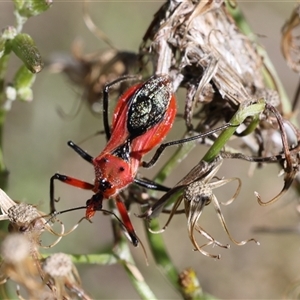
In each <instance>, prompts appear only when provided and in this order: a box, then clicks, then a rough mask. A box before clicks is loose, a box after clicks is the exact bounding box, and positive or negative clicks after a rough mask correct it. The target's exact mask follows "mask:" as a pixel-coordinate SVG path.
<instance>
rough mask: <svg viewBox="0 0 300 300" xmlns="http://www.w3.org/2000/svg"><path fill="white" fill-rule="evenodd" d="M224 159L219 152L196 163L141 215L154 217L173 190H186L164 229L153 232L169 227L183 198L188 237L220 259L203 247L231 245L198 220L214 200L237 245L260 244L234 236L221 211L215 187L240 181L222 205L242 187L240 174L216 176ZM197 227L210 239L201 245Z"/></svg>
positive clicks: (201, 250) (213, 256) (195, 245)
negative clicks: (213, 157)
mask: <svg viewBox="0 0 300 300" xmlns="http://www.w3.org/2000/svg"><path fill="white" fill-rule="evenodd" d="M222 162H223V159H222V158H221V157H220V156H217V157H216V158H215V159H214V160H213V161H211V162H210V163H208V162H205V161H200V163H199V164H198V165H197V166H195V167H194V168H193V169H192V170H191V171H190V172H189V173H188V174H187V175H186V176H185V177H184V178H183V179H182V180H180V181H179V182H178V183H177V184H176V185H175V187H174V188H172V189H171V190H170V191H168V192H167V193H166V194H165V195H164V196H163V197H162V198H161V199H159V200H158V201H157V202H156V203H155V204H154V205H153V206H152V207H151V208H150V209H149V210H148V211H147V212H146V213H144V214H143V215H141V217H146V218H147V219H151V218H153V217H155V216H156V215H157V214H158V213H160V212H161V211H162V209H163V207H164V206H165V205H166V203H167V201H168V200H169V198H170V197H171V196H172V195H173V194H175V193H177V192H179V191H181V190H182V191H183V193H182V195H181V196H180V197H179V199H178V200H177V201H176V202H175V204H174V205H173V208H172V211H171V213H170V217H169V219H168V221H167V223H166V224H165V226H164V227H163V228H162V230H159V231H155V232H153V231H152V232H153V233H160V232H162V231H164V230H165V229H166V228H167V226H168V224H169V223H170V221H171V219H172V218H173V216H174V214H175V213H176V211H177V210H178V207H179V206H180V204H181V202H182V200H183V201H184V207H185V214H186V216H187V226H188V233H189V238H190V240H191V242H192V244H193V246H194V247H195V249H194V250H196V251H200V252H201V253H202V254H204V255H206V256H208V257H212V258H218V259H219V258H220V255H214V254H210V253H208V252H207V251H205V250H203V247H205V246H208V245H216V246H219V247H221V248H229V245H223V244H221V243H220V242H218V241H217V240H215V239H214V238H213V237H212V236H211V235H210V234H209V233H207V232H206V231H205V230H204V229H203V228H202V227H201V226H200V225H199V224H198V220H199V217H200V215H201V214H202V212H203V209H204V207H205V206H206V205H209V204H210V203H211V202H212V203H213V204H214V207H215V210H216V212H217V215H218V217H219V219H220V222H221V224H222V226H223V228H224V230H225V232H226V233H227V235H228V237H229V238H230V240H231V241H232V242H233V243H235V244H236V245H238V246H242V245H245V244H246V243H248V242H249V241H254V242H255V243H257V244H259V243H258V242H257V241H256V240H254V239H248V240H245V241H241V242H238V241H236V240H235V239H234V238H233V237H232V236H231V234H230V232H229V230H228V227H227V225H226V222H225V220H224V217H223V214H222V212H221V208H220V204H219V202H218V200H217V198H216V196H215V195H214V193H213V191H212V190H213V189H215V188H218V187H221V186H223V185H225V184H227V183H229V182H231V181H234V180H236V181H238V183H239V185H238V188H237V190H236V192H235V194H234V195H233V197H232V198H231V199H230V200H228V201H227V202H225V203H222V204H223V205H229V204H230V203H232V202H233V201H234V200H235V199H236V198H237V196H238V194H239V191H240V188H241V181H240V179H239V178H228V179H218V178H217V177H216V173H217V172H218V171H219V169H220V167H221V165H222ZM213 178H217V180H216V181H214V182H210V181H211V180H212V179H213ZM149 230H150V229H149ZM150 231H151V230H150ZM195 231H197V232H199V233H200V234H201V235H202V236H204V237H205V238H206V239H208V241H209V242H208V243H206V244H204V245H202V246H199V245H198V243H197V241H196V239H195V236H194V232H195Z"/></svg>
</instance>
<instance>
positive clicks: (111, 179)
mask: <svg viewBox="0 0 300 300" xmlns="http://www.w3.org/2000/svg"><path fill="white" fill-rule="evenodd" d="M126 79H130V77H129V76H127V77H121V78H118V79H116V80H115V81H113V82H111V83H109V84H107V85H106V86H105V88H104V90H103V125H104V130H105V133H106V137H107V140H108V142H107V145H106V147H105V148H104V149H103V150H102V152H101V153H100V154H99V155H98V156H97V157H95V158H93V157H92V156H90V155H89V154H88V153H86V152H85V151H84V150H82V149H81V148H80V147H79V146H77V145H75V144H74V143H73V142H72V141H69V142H68V145H69V146H70V147H71V148H72V149H73V150H74V151H75V152H77V153H78V154H79V155H80V156H81V157H82V158H83V159H84V160H86V161H87V162H89V163H91V164H93V166H94V169H95V181H94V183H93V184H91V183H88V182H85V181H82V180H79V179H76V178H73V177H70V176H66V175H62V174H58V173H56V174H54V175H53V176H52V177H51V179H50V209H51V214H52V215H55V214H57V213H58V212H57V211H56V209H55V201H56V200H55V198H54V180H60V181H62V182H64V183H67V184H69V185H72V186H75V187H78V188H82V189H86V190H92V191H93V192H94V195H93V196H92V197H91V198H90V199H89V200H87V202H86V206H84V207H79V208H85V209H86V218H87V219H90V218H92V217H93V216H94V214H95V212H96V211H103V209H102V202H103V200H104V199H108V198H113V199H115V201H116V206H117V208H118V210H119V212H120V215H121V218H122V221H123V225H124V227H125V229H126V232H127V233H128V235H129V238H130V240H131V242H132V243H133V245H134V246H137V245H138V238H137V236H136V234H135V231H134V228H133V226H132V224H131V221H130V219H129V216H128V213H127V210H126V207H125V205H124V203H123V201H122V199H121V197H120V195H119V192H120V190H122V189H124V188H125V187H127V186H128V185H129V184H131V183H133V182H135V183H137V184H139V185H142V186H144V187H147V188H150V189H158V190H162V191H168V190H169V189H168V188H166V187H164V186H162V185H159V184H156V183H154V182H151V181H148V180H143V179H137V178H135V176H136V174H137V171H138V168H139V166H143V167H150V166H152V165H153V164H155V162H156V161H157V159H158V158H159V156H160V154H161V153H162V152H163V150H164V149H165V148H166V147H168V146H171V145H176V144H180V143H184V142H187V141H191V140H195V139H199V137H205V136H208V135H210V134H212V133H214V132H216V131H218V130H221V129H224V128H226V127H228V126H230V124H225V125H223V126H221V127H219V128H216V129H213V130H211V131H209V132H206V133H203V134H200V135H198V136H193V137H190V138H187V139H182V140H178V141H173V142H169V143H166V144H162V145H161V146H160V147H159V148H158V150H157V152H156V153H155V155H154V156H153V158H152V159H151V160H150V161H149V162H142V157H143V156H144V155H145V154H146V153H148V152H149V151H150V150H151V149H153V148H154V147H155V146H157V145H158V144H159V143H161V141H162V140H163V139H164V138H165V136H166V135H167V133H168V132H169V130H170V129H171V127H172V125H173V123H174V119H175V115H176V100H175V96H174V93H173V86H172V82H171V80H170V78H169V77H168V76H167V75H154V76H152V77H150V78H149V79H148V80H147V81H145V82H144V83H139V84H136V85H134V86H132V87H131V88H129V89H128V90H127V91H126V92H125V93H124V94H123V95H122V96H121V97H120V98H119V101H118V103H117V106H116V108H115V110H114V114H113V120H112V126H111V129H110V126H109V121H108V92H109V88H110V87H111V86H113V85H114V84H116V83H119V82H121V81H123V80H126ZM75 209H76V208H75ZM71 210H73V209H71ZM68 211H69V210H68Z"/></svg>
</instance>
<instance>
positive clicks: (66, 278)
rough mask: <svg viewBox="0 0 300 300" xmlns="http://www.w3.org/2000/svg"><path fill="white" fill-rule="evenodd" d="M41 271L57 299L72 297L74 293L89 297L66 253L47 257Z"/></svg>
mask: <svg viewBox="0 0 300 300" xmlns="http://www.w3.org/2000/svg"><path fill="white" fill-rule="evenodd" d="M43 271H44V272H45V274H46V277H45V283H46V282H49V284H50V285H51V286H52V290H53V291H54V292H55V293H56V297H57V298H58V299H63V298H66V299H73V297H74V294H75V295H77V296H78V297H80V298H81V299H90V298H89V296H87V295H86V293H85V291H84V290H83V289H82V287H81V281H80V277H79V274H78V272H77V269H76V268H75V266H74V265H73V263H72V260H71V258H70V257H69V256H68V255H66V254H64V253H55V254H52V255H51V256H49V257H47V258H46V260H45V261H44V263H43Z"/></svg>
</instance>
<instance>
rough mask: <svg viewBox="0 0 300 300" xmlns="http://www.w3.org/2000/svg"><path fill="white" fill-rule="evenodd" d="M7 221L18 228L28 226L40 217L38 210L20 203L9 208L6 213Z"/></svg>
mask: <svg viewBox="0 0 300 300" xmlns="http://www.w3.org/2000/svg"><path fill="white" fill-rule="evenodd" d="M7 215H8V218H9V220H10V221H11V222H12V223H15V224H16V225H19V226H24V225H28V224H30V223H31V222H32V221H33V220H34V219H36V218H38V217H40V214H39V212H38V210H37V209H36V208H35V207H34V206H32V205H29V204H26V203H20V204H17V205H14V206H12V207H10V208H9V209H8V211H7Z"/></svg>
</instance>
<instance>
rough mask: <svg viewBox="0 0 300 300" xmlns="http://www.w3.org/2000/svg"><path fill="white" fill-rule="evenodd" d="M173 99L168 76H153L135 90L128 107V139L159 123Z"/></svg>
mask: <svg viewBox="0 0 300 300" xmlns="http://www.w3.org/2000/svg"><path fill="white" fill-rule="evenodd" d="M172 97H173V86H172V83H171V81H170V79H169V77H168V76H162V75H155V76H152V77H151V78H150V79H149V80H147V81H146V82H145V83H144V84H143V85H142V86H141V87H140V88H139V89H137V90H136V92H135V93H134V95H133V96H132V98H131V102H130V104H129V106H128V118H127V130H128V132H129V134H130V138H132V139H133V138H135V137H138V136H141V135H142V134H144V133H145V132H147V131H148V130H149V129H151V128H152V127H153V126H155V125H157V124H158V123H160V122H161V121H162V120H163V119H164V117H165V114H166V111H167V109H168V108H169V104H170V101H171V99H172Z"/></svg>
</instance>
